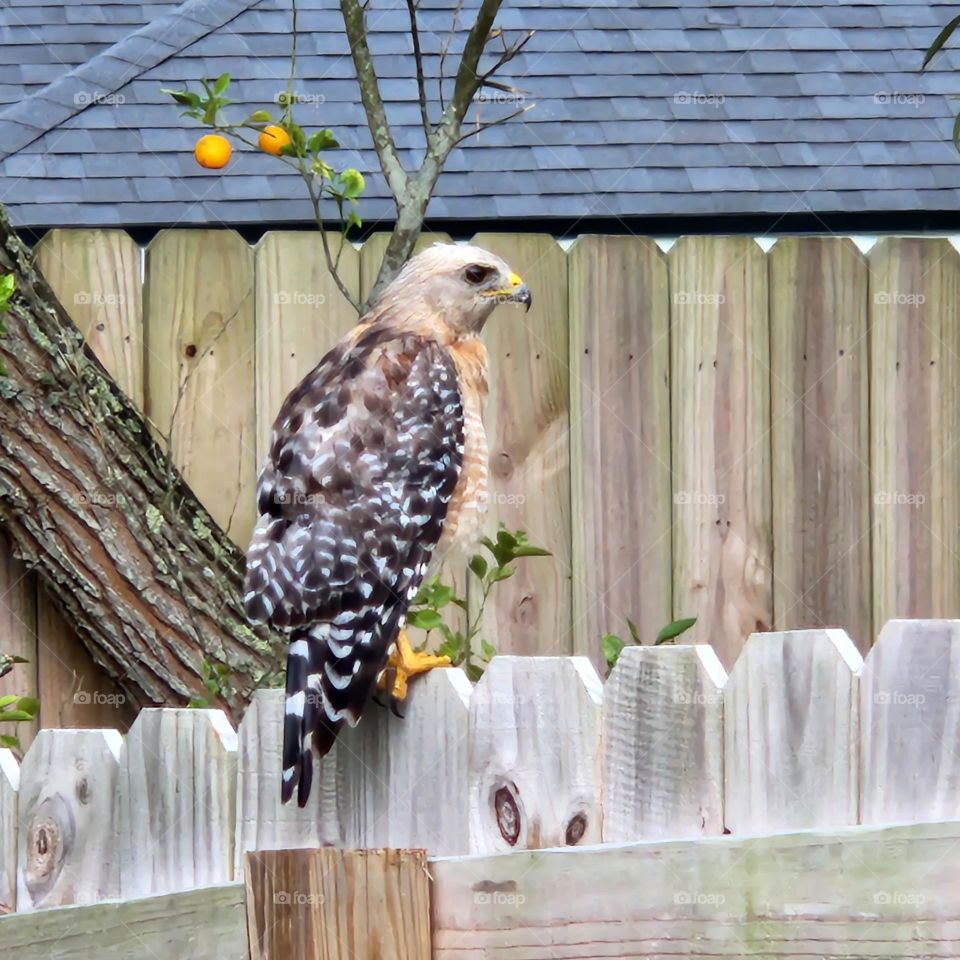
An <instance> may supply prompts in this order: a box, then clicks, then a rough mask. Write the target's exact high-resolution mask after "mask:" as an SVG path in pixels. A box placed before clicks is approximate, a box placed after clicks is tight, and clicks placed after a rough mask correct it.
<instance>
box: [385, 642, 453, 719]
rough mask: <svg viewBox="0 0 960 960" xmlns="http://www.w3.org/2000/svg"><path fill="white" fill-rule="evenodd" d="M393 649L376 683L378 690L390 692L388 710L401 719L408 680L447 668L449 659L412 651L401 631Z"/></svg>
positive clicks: (407, 690) (407, 689)
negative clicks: (399, 708) (400, 707)
mask: <svg viewBox="0 0 960 960" xmlns="http://www.w3.org/2000/svg"><path fill="white" fill-rule="evenodd" d="M394 646H395V649H394V651H393V653H391V654H390V657H389V659H388V660H387V666H386V668H385V669H384V671H383V673H382V674H381V675H380V679H379V681H378V683H377V686H378V689H380V690H386V689H389V691H390V709H391V710H392V711H393V713H394V714H395V715H396V716H398V717H402V716H403V714H402V713H400V712H398V706H399V704H401V703H403V701H405V700H406V699H407V694H408V693H409V685H410V678H411V677H415V676H417V675H418V674H421V673H427V672H428V671H430V670H434V669H436V668H437V667H449V666H450V658H449V657H437V656H435V655H434V654H432V653H425V652H423V651H420V650H414V649H413V647H411V646H410V641H409V640H408V639H407V631H406V630H401V631H400V633H399V634H398V635H397V642H396V644H395V645H394Z"/></svg>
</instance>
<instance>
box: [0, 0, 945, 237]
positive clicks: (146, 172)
mask: <svg viewBox="0 0 960 960" xmlns="http://www.w3.org/2000/svg"><path fill="white" fill-rule="evenodd" d="M475 4H476V0H467V2H466V3H465V5H464V12H463V14H462V15H461V18H460V19H461V23H462V24H467V25H468V24H469V22H470V20H471V17H470V8H471V7H472V6H475ZM455 6H456V0H422V2H421V4H420V22H421V27H422V30H423V32H424V46H425V49H426V50H427V52H428V54H429V56H428V69H429V71H430V72H431V73H432V74H433V75H435V74H436V68H437V61H438V58H437V56H436V54H437V52H438V51H439V48H440V44H441V41H442V39H443V37H444V36H445V35H446V33H447V32H448V30H449V28H450V25H451V20H452V15H453V9H454V7H455ZM298 9H299V11H300V15H299V21H300V30H301V35H300V39H299V42H298V47H299V50H298V60H297V65H298V71H297V72H298V77H299V79H298V81H297V83H296V91H297V93H298V94H299V95H300V96H302V97H304V98H305V99H306V100H307V101H309V102H305V103H301V104H300V105H299V107H298V120H299V121H300V122H301V123H303V125H304V126H308V127H316V126H331V127H333V128H334V129H335V130H336V132H337V134H338V136H339V137H340V140H341V142H342V144H343V145H344V148H343V150H341V151H338V155H337V157H336V162H337V163H338V164H341V165H352V166H356V167H358V168H359V169H361V170H362V171H364V172H365V173H366V174H367V179H368V195H367V197H366V198H365V199H364V201H363V205H362V213H363V215H364V216H365V218H366V219H368V220H370V219H390V217H391V216H392V213H393V207H392V203H391V202H390V200H389V197H388V195H387V192H386V188H385V184H384V182H383V179H382V177H381V176H380V174H379V168H378V166H377V162H376V158H375V156H374V154H373V151H372V148H371V143H370V137H369V133H368V132H367V129H366V126H365V118H364V115H363V112H362V110H361V108H360V106H359V104H358V102H357V90H356V85H355V79H354V71H353V64H352V61H351V59H350V57H349V55H348V48H347V42H346V38H345V36H344V33H343V28H342V22H341V18H340V13H339V6H338V4H337V0H299V2H298ZM955 13H956V10H955V9H954V4H953V3H952V2H951V3H938V2H933V3H929V2H927V0H922V2H918V0H913V2H904V0H899V2H893V3H884V2H880V3H872V4H871V5H869V6H861V5H854V4H852V3H845V2H837V0H809V2H804V3H799V4H783V3H780V2H768V0H738V2H732V0H684V2H683V3H677V2H674V3H667V2H665V0H643V4H642V6H638V5H634V4H633V3H629V4H628V3H618V2H616V0H506V3H505V6H504V8H503V9H502V11H501V14H500V17H499V20H498V23H499V24H500V25H502V26H503V27H504V29H505V30H507V31H508V32H509V31H520V30H522V29H524V28H535V29H536V30H537V33H536V35H535V36H534V38H533V40H532V41H531V43H530V44H529V46H528V47H527V50H526V51H525V52H524V53H523V54H522V55H521V56H519V57H518V58H517V60H516V61H515V62H514V63H513V64H511V65H510V67H509V68H508V72H507V73H506V74H505V75H504V79H507V80H511V81H512V82H514V83H516V84H517V85H518V86H520V87H522V88H523V89H524V90H525V91H528V94H527V97H528V99H529V100H530V101H531V102H535V103H536V106H535V108H534V109H532V110H531V111H529V112H528V113H526V114H525V115H524V116H523V118H521V119H518V120H513V121H511V122H509V123H507V124H505V125H502V126H498V127H495V128H493V129H490V130H487V131H484V132H483V133H482V134H481V135H480V136H479V137H477V138H472V139H471V140H469V141H467V142H466V144H464V146H463V147H462V148H460V149H458V150H457V151H456V152H455V153H454V155H453V156H452V157H451V159H450V162H449V164H448V166H447V169H446V172H445V173H444V174H443V176H442V178H441V180H440V184H439V188H438V190H437V194H436V196H435V197H434V199H433V201H432V202H431V205H430V209H429V216H430V217H431V218H433V219H435V220H447V221H455V220H470V221H478V220H486V219H490V220H492V219H500V218H510V219H523V218H529V219H532V220H534V221H538V222H540V221H544V220H546V219H548V218H560V219H565V220H568V221H570V220H574V219H576V218H581V217H599V218H634V217H656V216H668V215H669V216H675V217H685V216H709V215H718V214H728V215H732V214H761V213H762V214H790V213H803V212H806V213H810V212H813V213H817V214H829V213H851V214H853V213H859V212H873V213H891V214H892V213H895V212H898V211H953V210H956V208H957V201H958V194H957V188H958V187H960V158H958V156H957V154H956V152H955V151H954V149H953V147H952V145H951V143H950V135H951V126H952V119H953V112H954V108H955V106H956V105H955V104H954V103H953V102H952V101H950V100H948V99H947V95H949V94H952V93H955V92H958V91H960V76H958V75H957V74H955V73H954V70H955V69H956V67H957V65H958V62H960V61H958V59H957V58H956V56H955V55H954V54H952V53H948V54H947V55H946V56H945V57H944V58H943V59H942V60H941V61H940V62H939V63H937V64H936V66H935V68H934V69H932V70H931V71H930V72H929V73H927V74H923V75H921V74H919V72H918V69H919V66H920V62H921V59H922V53H923V51H924V50H925V49H926V47H927V46H928V45H929V43H930V42H931V40H932V39H933V37H934V36H935V35H936V33H937V31H938V29H939V28H940V26H942V25H943V24H944V23H945V22H946V21H947V20H949V19H950V17H951V16H953V15H954V14H955ZM368 20H369V29H370V34H371V46H372V48H373V51H374V53H375V55H376V57H377V61H376V64H377V69H378V72H379V74H380V77H381V78H382V87H383V93H384V96H385V98H386V100H387V101H388V112H389V115H390V117H391V119H392V121H393V123H394V124H395V125H396V131H397V140H398V144H399V146H400V147H401V148H402V151H403V158H404V161H405V162H406V163H407V164H408V165H410V166H413V165H414V164H416V163H417V162H418V158H419V156H418V151H419V149H420V147H421V144H422V132H421V130H420V126H419V110H418V107H417V105H416V86H415V82H414V79H413V78H414V64H413V55H412V46H411V39H410V35H409V23H408V19H407V10H406V4H405V3H404V2H403V0H372V5H371V13H370V14H369V17H368ZM462 38H463V34H462V33H461V34H460V35H459V39H460V41H461V42H462ZM0 39H2V41H3V51H4V54H3V57H2V62H0V103H3V104H5V106H3V107H0V157H2V160H0V164H2V177H3V179H2V182H0V202H3V203H4V204H5V205H6V206H7V207H8V209H9V210H10V212H11V215H12V217H13V219H14V222H15V223H16V224H18V225H20V226H24V227H26V226H29V227H38V228H42V227H48V226H69V225H113V226H127V227H133V226H138V225H168V224H200V223H227V224H237V225H242V224H281V223H300V222H306V221H308V220H309V219H310V209H309V204H308V201H307V199H306V197H305V196H304V190H303V185H302V184H301V183H300V182H299V180H298V178H297V177H296V176H295V175H294V174H289V173H286V172H285V168H283V167H282V166H281V165H279V164H278V163H277V161H276V160H274V159H272V158H270V157H267V156H264V155H261V154H259V153H258V152H256V151H254V150H247V149H241V150H238V151H237V152H236V153H235V157H234V160H233V161H231V163H230V165H229V167H228V168H227V169H226V170H225V171H221V172H216V171H205V170H202V169H200V168H199V167H198V166H197V165H196V164H195V163H194V160H193V157H192V147H193V144H194V142H195V140H196V138H197V135H198V131H197V129H196V128H193V127H191V125H190V123H189V121H184V120H181V119H180V117H179V110H178V108H176V107H175V106H174V105H173V104H171V103H170V102H169V101H168V100H167V98H165V97H164V96H163V95H162V94H161V93H160V88H161V87H162V86H167V87H169V86H181V85H182V84H183V83H184V82H190V83H193V84H194V85H195V82H196V81H197V80H198V79H199V78H201V77H204V76H206V77H214V76H217V75H219V74H221V73H223V72H229V73H230V74H231V76H232V77H233V78H234V83H233V94H234V97H235V99H236V100H237V101H238V105H237V107H236V113H237V115H243V114H244V113H245V112H246V111H247V110H252V109H257V108H262V107H264V106H269V105H270V104H271V102H273V101H275V99H276V96H277V94H278V93H279V92H280V91H281V90H282V89H283V88H284V86H285V82H286V76H287V73H288V70H289V59H288V58H289V52H290V9H289V0H260V2H251V0H186V2H183V3H180V4H174V3H171V2H166V3H165V2H152V3H136V2H131V3H116V4H93V3H88V2H70V0H68V2H67V3H66V4H64V3H63V2H62V0H56V2H51V0H8V2H7V4H6V5H5V6H4V7H3V8H0ZM454 46H455V48H456V44H455V45H454ZM434 89H435V88H434ZM515 106H516V104H513V103H510V104H498V103H491V102H486V103H480V104H478V105H477V106H476V107H475V108H474V112H473V119H472V121H471V122H476V116H477V115H479V116H480V117H481V118H484V119H486V118H492V117H494V116H497V115H498V114H499V113H502V112H505V111H510V110H512V109H514V108H515Z"/></svg>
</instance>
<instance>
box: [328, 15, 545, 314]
mask: <svg viewBox="0 0 960 960" xmlns="http://www.w3.org/2000/svg"><path fill="white" fill-rule="evenodd" d="M501 3H502V0H482V2H481V4H480V8H479V10H478V11H477V16H476V20H475V21H474V23H473V26H472V27H471V28H470V31H469V33H468V35H467V39H466V42H465V44H464V48H463V53H462V55H461V57H460V64H459V66H458V68H457V74H456V78H455V80H454V87H453V96H452V97H451V98H450V101H449V102H448V103H444V102H443V62H444V59H445V57H446V54H447V49H448V47H449V42H448V43H446V44H445V45H444V47H443V49H442V50H441V55H440V56H441V62H440V71H441V73H440V98H441V108H442V114H441V117H440V120H439V122H438V123H437V124H436V125H435V126H434V127H433V128H432V129H431V128H430V122H429V114H428V111H427V106H426V94H425V81H424V70H423V57H422V50H421V48H420V42H419V34H418V30H417V22H416V0H407V9H408V10H409V11H410V16H411V30H412V31H413V35H414V49H415V52H418V53H417V57H416V60H417V83H418V89H419V91H420V107H421V119H422V120H423V122H424V130H425V132H426V136H427V148H426V151H425V153H424V157H423V162H422V163H421V165H420V169H419V170H417V171H416V173H415V174H412V175H408V174H407V173H406V171H404V170H403V168H402V166H401V165H400V162H399V159H398V157H397V153H396V147H395V145H394V141H393V137H392V134H391V131H390V128H389V125H388V123H387V118H386V112H385V110H384V107H383V101H382V99H381V96H380V90H379V85H378V83H377V78H376V74H375V72H374V69H373V63H372V58H371V54H370V49H369V47H368V45H367V41H366V36H365V26H364V22H363V9H365V8H361V7H360V5H359V3H358V0H340V9H341V11H342V12H343V18H344V25H345V27H346V31H347V37H348V39H349V40H350V47H351V50H352V52H353V60H354V65H355V67H356V70H357V77H358V80H359V83H360V96H361V100H362V101H363V106H364V110H365V111H366V114H367V120H368V123H369V126H370V132H371V134H372V135H373V141H374V146H375V147H376V149H377V155H378V157H379V159H380V166H381V168H382V169H383V172H384V176H385V177H386V178H387V184H388V186H389V187H390V191H391V193H392V194H393V197H394V201H395V203H396V206H397V220H396V224H395V225H394V229H393V233H392V234H391V236H390V240H389V242H388V244H387V249H386V251H385V252H384V255H383V262H382V263H381V265H380V271H379V273H378V275H377V280H376V283H375V284H374V286H373V290H372V291H371V294H370V300H371V301H372V300H374V299H376V297H377V296H378V295H379V293H380V291H381V290H382V289H383V288H384V286H386V284H387V283H389V282H390V280H392V279H393V277H395V276H396V274H397V272H398V271H399V270H400V268H401V267H402V266H403V264H404V263H405V262H406V260H407V259H408V258H409V257H410V254H411V253H412V252H413V247H414V244H415V243H416V242H417V238H418V237H419V236H420V231H421V229H422V228H423V220H424V217H425V216H426V211H427V205H428V203H429V202H430V197H431V196H432V195H433V190H434V187H435V186H436V183H437V179H438V178H439V176H440V172H441V170H442V169H443V166H444V164H445V163H446V160H447V157H448V156H449V155H450V151H451V150H452V149H453V148H454V147H455V146H456V145H457V144H458V143H460V142H462V141H463V140H465V139H466V138H467V137H469V136H473V135H474V134H475V133H478V132H480V131H481V130H484V129H488V128H489V127H491V126H496V125H497V124H498V123H505V122H506V121H507V120H510V119H512V118H513V117H515V116H518V115H519V114H520V113H523V112H524V111H525V110H527V109H529V107H524V108H522V109H520V110H517V111H514V112H513V113H511V114H509V115H507V116H505V117H503V118H501V119H499V120H494V121H490V122H488V123H484V124H480V125H479V126H478V128H477V130H474V131H470V132H469V133H467V134H463V133H462V132H461V128H462V126H463V121H464V118H465V117H466V115H467V111H468V110H469V109H470V105H471V103H472V102H473V99H474V96H475V95H476V92H477V90H479V89H480V88H481V86H483V85H493V81H492V77H493V75H494V74H495V73H496V72H497V70H499V69H500V68H501V67H503V66H504V65H505V64H507V63H509V62H510V61H511V60H512V59H513V58H514V57H516V55H517V54H518V53H519V52H520V51H521V50H522V49H523V48H524V46H526V44H527V43H528V41H529V40H530V38H531V37H532V36H533V33H532V32H528V33H527V34H526V35H525V36H523V37H522V38H521V39H520V40H518V41H517V42H516V43H514V44H511V45H508V44H507V42H506V40H505V39H504V37H503V31H502V30H500V29H494V26H493V24H494V20H495V19H496V17H497V14H498V13H499V12H500V5H501ZM459 11H460V4H459V3H458V5H457V9H456V11H455V12H454V24H453V30H455V28H456V18H457V15H458V13H459ZM451 35H452V34H451ZM491 39H500V41H501V43H502V44H503V52H502V53H501V54H500V56H499V57H498V58H497V59H496V61H495V62H494V63H493V65H492V66H491V67H490V68H489V69H487V70H486V71H484V72H483V73H481V72H480V70H479V64H480V59H481V57H482V56H483V55H484V53H485V52H486V48H487V45H488V44H489V42H490V40H491ZM510 89H511V90H513V89H515V88H510Z"/></svg>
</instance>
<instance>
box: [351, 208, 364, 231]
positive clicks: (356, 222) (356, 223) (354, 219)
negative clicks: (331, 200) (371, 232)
mask: <svg viewBox="0 0 960 960" xmlns="http://www.w3.org/2000/svg"><path fill="white" fill-rule="evenodd" d="M362 226H363V221H362V220H361V219H360V215H359V214H358V213H357V211H356V210H354V209H353V208H351V209H350V212H349V213H348V214H347V229H350V228H351V227H356V228H357V229H359V228H360V227H362Z"/></svg>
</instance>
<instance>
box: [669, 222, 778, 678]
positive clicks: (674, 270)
mask: <svg viewBox="0 0 960 960" xmlns="http://www.w3.org/2000/svg"><path fill="white" fill-rule="evenodd" d="M669 265H670V311H671V313H670V328H671V380H670V387H671V398H672V411H673V478H674V479H673V518H674V544H673V547H674V579H673V589H674V595H673V611H674V615H675V616H677V617H686V616H696V617H698V622H697V626H696V627H695V628H694V629H695V633H694V637H693V638H692V639H695V640H696V641H697V642H710V643H712V644H713V646H714V647H715V648H716V650H717V653H718V655H719V657H720V660H721V661H722V662H723V663H724V665H725V666H726V667H727V668H728V669H729V667H730V665H731V664H732V663H733V661H734V660H735V659H736V656H737V654H738V653H739V651H740V649H741V647H742V646H743V644H744V643H745V642H746V639H747V637H748V636H749V635H750V634H751V633H753V632H754V631H756V630H765V629H768V628H769V624H770V623H771V622H772V609H771V604H772V601H771V596H772V595H771V583H770V580H771V546H772V543H771V529H770V521H771V501H770V457H769V446H770V440H769V429H770V360H769V357H770V350H769V325H768V319H767V317H768V310H767V264H766V259H765V257H764V255H763V253H762V251H761V250H760V248H759V247H758V246H757V244H756V243H755V242H754V241H753V240H752V239H751V238H749V237H681V238H680V239H679V240H678V241H677V242H676V243H675V244H674V246H673V247H672V248H671V250H670V253H669Z"/></svg>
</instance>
